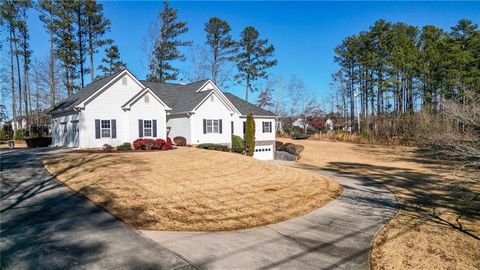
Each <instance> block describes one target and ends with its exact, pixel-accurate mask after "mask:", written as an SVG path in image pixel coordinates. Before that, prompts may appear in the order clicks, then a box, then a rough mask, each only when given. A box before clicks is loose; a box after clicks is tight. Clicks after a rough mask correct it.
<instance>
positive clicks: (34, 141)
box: [25, 137, 52, 147]
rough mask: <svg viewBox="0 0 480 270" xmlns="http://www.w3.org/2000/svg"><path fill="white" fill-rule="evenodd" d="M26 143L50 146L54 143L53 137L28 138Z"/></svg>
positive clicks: (35, 145) (32, 145) (29, 145)
mask: <svg viewBox="0 0 480 270" xmlns="http://www.w3.org/2000/svg"><path fill="white" fill-rule="evenodd" d="M25 143H26V144H27V146H28V147H48V146H49V145H51V144H52V137H36V138H27V139H25Z"/></svg>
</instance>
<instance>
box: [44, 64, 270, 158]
mask: <svg viewBox="0 0 480 270" xmlns="http://www.w3.org/2000/svg"><path fill="white" fill-rule="evenodd" d="M248 113H252V114H253V115H254V119H255V124H256V133H255V138H256V144H257V145H256V147H255V153H254V157H255V158H257V159H264V160H268V159H273V156H274V145H275V130H274V127H275V120H276V116H275V115H274V114H273V113H271V112H269V111H266V110H263V109H261V108H259V107H257V106H255V105H253V104H251V103H248V102H246V101H243V100H242V99H240V98H238V97H236V96H234V95H232V94H229V93H223V92H222V91H220V90H219V89H218V88H217V86H216V85H215V84H214V83H213V82H212V81H210V80H204V81H199V82H194V83H190V84H170V83H156V82H149V81H140V80H138V79H137V78H135V76H134V75H132V74H131V73H130V72H129V71H128V70H122V71H119V72H116V73H114V74H112V75H109V76H106V77H104V78H101V79H99V80H97V81H95V82H93V83H91V84H89V85H87V86H85V87H84V88H83V89H81V90H80V91H79V92H78V93H76V94H74V95H72V96H71V97H69V98H68V99H66V100H65V101H62V102H61V103H60V104H58V105H57V106H55V107H54V108H53V109H52V110H51V111H50V115H51V116H52V121H53V129H52V145H54V146H67V147H80V148H97V147H102V146H103V145H104V144H110V145H112V146H116V145H120V144H122V143H124V142H133V141H134V140H135V139H137V138H152V139H156V138H161V139H166V138H167V137H170V138H172V139H173V138H174V137H176V136H183V137H185V138H186V139H187V144H194V145H196V144H201V143H218V144H228V145H231V135H232V134H235V135H238V136H240V137H242V138H243V134H244V132H245V121H246V115H247V114H248Z"/></svg>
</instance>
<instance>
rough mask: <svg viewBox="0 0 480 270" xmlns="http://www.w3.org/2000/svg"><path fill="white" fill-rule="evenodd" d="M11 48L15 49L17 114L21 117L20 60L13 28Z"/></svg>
mask: <svg viewBox="0 0 480 270" xmlns="http://www.w3.org/2000/svg"><path fill="white" fill-rule="evenodd" d="M13 46H14V47H15V59H16V62H17V75H18V101H19V102H18V114H19V115H20V116H22V114H23V109H22V101H23V100H22V78H21V75H20V60H19V56H18V48H17V35H16V33H15V28H14V29H13Z"/></svg>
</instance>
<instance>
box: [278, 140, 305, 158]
mask: <svg viewBox="0 0 480 270" xmlns="http://www.w3.org/2000/svg"><path fill="white" fill-rule="evenodd" d="M304 148H305V147H303V146H302V145H299V144H293V143H286V144H284V145H282V147H281V148H280V151H285V152H287V153H290V154H292V155H295V156H297V157H298V156H299V155H300V153H301V152H302V151H303V149H304Z"/></svg>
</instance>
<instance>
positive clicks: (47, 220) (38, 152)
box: [0, 149, 185, 269]
mask: <svg viewBox="0 0 480 270" xmlns="http://www.w3.org/2000/svg"><path fill="white" fill-rule="evenodd" d="M52 151H55V150H52V149H33V150H32V149H29V150H25V151H23V150H22V151H12V152H9V153H6V154H4V153H2V155H1V162H2V172H1V173H2V179H1V207H0V208H1V209H0V212H1V221H0V224H1V230H0V233H1V239H2V240H1V250H0V260H1V262H0V266H1V268H2V269H10V268H16V269H70V268H78V267H80V268H83V267H86V268H91V267H100V268H104V267H106V268H112V267H113V268H117V267H124V268H130V267H131V266H135V267H134V268H138V269H140V268H142V269H143V268H145V269H155V268H157V269H158V268H161V263H160V262H159V261H160V258H159V254H160V251H159V247H158V246H156V245H155V244H153V243H150V242H149V241H147V240H145V239H144V238H142V237H141V236H139V235H138V233H137V232H135V231H134V230H132V229H131V228H129V226H128V225H126V224H124V223H122V222H119V221H118V220H117V219H116V218H115V217H113V216H111V215H109V214H107V213H106V212H105V211H103V210H102V209H101V208H99V207H96V206H95V205H94V204H92V203H91V202H90V201H88V200H85V198H84V197H82V196H80V195H78V194H76V193H74V192H72V191H70V190H69V189H68V188H65V186H64V185H63V184H62V183H61V182H59V181H58V180H56V178H55V176H52V175H50V174H48V173H47V172H46V171H45V170H44V169H43V164H42V160H43V158H44V157H46V155H47V154H48V155H49V154H50V152H52ZM92 159H93V160H88V161H82V162H94V163H95V164H97V165H98V166H99V167H102V166H109V164H108V163H106V162H103V161H102V158H101V157H99V156H92ZM79 165H81V164H76V165H72V166H79ZM69 169H71V167H68V168H65V169H64V170H62V171H61V172H60V173H63V172H64V171H67V170H69ZM136 211H139V214H141V211H142V209H136ZM170 256H172V257H174V259H172V258H169V259H171V261H167V262H166V264H168V263H171V262H175V260H178V262H180V261H181V260H180V259H178V258H177V257H175V256H174V255H170ZM174 264H175V263H174ZM181 264H182V265H183V264H185V262H184V261H182V262H181ZM102 265H103V266H102ZM177 265H178V263H177Z"/></svg>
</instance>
